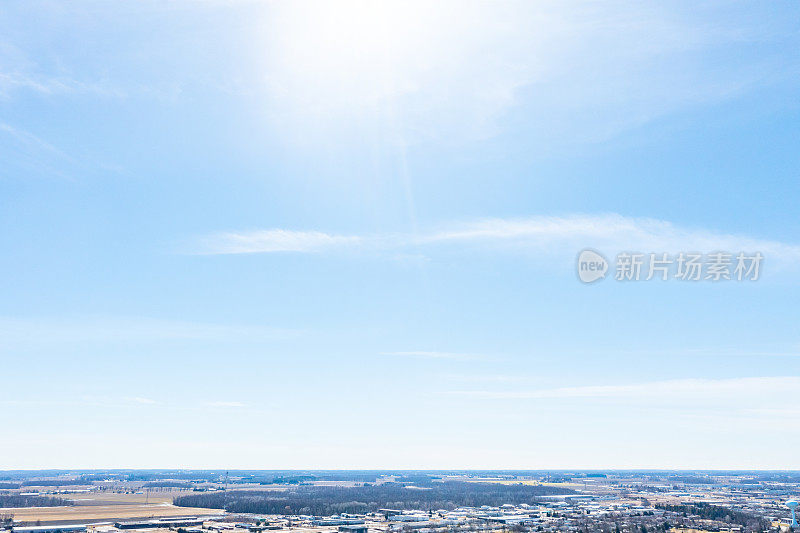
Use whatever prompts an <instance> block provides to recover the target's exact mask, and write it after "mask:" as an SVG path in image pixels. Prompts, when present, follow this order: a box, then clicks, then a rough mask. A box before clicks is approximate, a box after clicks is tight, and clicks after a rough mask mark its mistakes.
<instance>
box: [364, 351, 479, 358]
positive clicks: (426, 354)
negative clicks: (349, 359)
mask: <svg viewBox="0 0 800 533" xmlns="http://www.w3.org/2000/svg"><path fill="white" fill-rule="evenodd" d="M380 355H390V356H396V357H421V358H426V359H456V360H476V359H484V357H483V356H480V355H475V354H468V353H453V352H436V351H406V352H381V354H380Z"/></svg>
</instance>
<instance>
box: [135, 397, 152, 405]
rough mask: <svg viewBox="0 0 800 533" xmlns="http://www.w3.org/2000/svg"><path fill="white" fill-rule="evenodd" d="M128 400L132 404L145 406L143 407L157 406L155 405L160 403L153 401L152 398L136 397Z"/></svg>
mask: <svg viewBox="0 0 800 533" xmlns="http://www.w3.org/2000/svg"><path fill="white" fill-rule="evenodd" d="M128 400H129V401H131V402H134V403H140V404H143V405H155V404H157V403H158V402H157V401H155V400H153V399H151V398H142V397H140V396H135V397H132V398H128Z"/></svg>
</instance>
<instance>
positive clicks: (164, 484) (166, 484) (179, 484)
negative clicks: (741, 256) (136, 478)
mask: <svg viewBox="0 0 800 533" xmlns="http://www.w3.org/2000/svg"><path fill="white" fill-rule="evenodd" d="M142 487H143V488H146V489H150V488H177V489H189V488H192V484H191V483H189V482H188V481H148V482H147V483H145V484H144V485H142Z"/></svg>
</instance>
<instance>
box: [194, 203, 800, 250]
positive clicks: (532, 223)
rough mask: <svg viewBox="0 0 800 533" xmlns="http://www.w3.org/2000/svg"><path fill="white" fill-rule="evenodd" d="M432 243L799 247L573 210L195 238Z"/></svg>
mask: <svg viewBox="0 0 800 533" xmlns="http://www.w3.org/2000/svg"><path fill="white" fill-rule="evenodd" d="M436 246H450V247H452V246H458V247H461V248H463V249H465V250H477V249H480V248H481V247H483V248H486V247H489V248H491V249H493V250H506V251H526V250H530V251H536V252H537V253H544V254H556V255H559V254H561V255H563V254H568V255H569V256H570V257H571V256H572V255H574V254H575V252H576V251H577V250H579V249H581V248H584V247H592V248H597V249H599V250H601V251H607V252H609V253H616V252H619V251H623V250H627V251H641V252H667V253H677V252H680V251H700V252H712V251H717V250H727V251H748V252H754V251H760V252H762V253H763V254H765V255H768V256H769V258H770V260H779V261H784V262H791V261H798V260H800V245H797V244H793V243H785V242H781V241H776V240H770V239H761V238H757V237H752V236H748V235H742V234H735V233H725V232H720V231H715V230H710V229H704V228H693V227H685V226H680V225H677V224H674V223H672V222H669V221H666V220H658V219H653V218H637V217H626V216H623V215H619V214H615V213H610V214H595V215H587V214H572V215H564V216H535V217H528V218H514V219H507V218H491V219H482V220H477V221H473V222H467V223H460V224H452V225H449V226H447V227H444V228H441V229H435V230H431V231H428V232H422V233H420V234H414V235H412V234H390V233H386V234H372V235H338V234H332V233H325V232H320V231H292V230H283V229H271V230H260V231H245V232H226V233H216V234H213V235H210V236H208V237H206V238H204V239H202V244H201V246H200V247H199V249H198V250H197V252H198V253H205V254H245V253H271V252H300V253H303V252H305V253H310V252H331V253H333V252H343V251H348V250H350V251H352V250H373V251H384V250H391V251H408V250H424V251H425V252H426V254H429V253H431V250H432V249H433V248H434V247H436Z"/></svg>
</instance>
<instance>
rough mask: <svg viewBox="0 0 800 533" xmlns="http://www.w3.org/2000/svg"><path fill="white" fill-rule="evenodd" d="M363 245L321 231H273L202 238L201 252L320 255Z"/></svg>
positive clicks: (232, 233) (219, 234)
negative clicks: (323, 252) (306, 253)
mask: <svg viewBox="0 0 800 533" xmlns="http://www.w3.org/2000/svg"><path fill="white" fill-rule="evenodd" d="M360 242H361V238H360V237H348V236H342V235H331V234H328V233H322V232H319V231H291V230H282V229H270V230H259V231H250V232H240V233H235V232H227V233H216V234H214V235H210V236H208V237H206V238H205V239H203V242H202V244H201V248H200V253H208V254H248V253H264V252H321V251H325V250H331V249H336V248H342V247H352V246H354V245H357V244H359V243H360Z"/></svg>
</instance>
